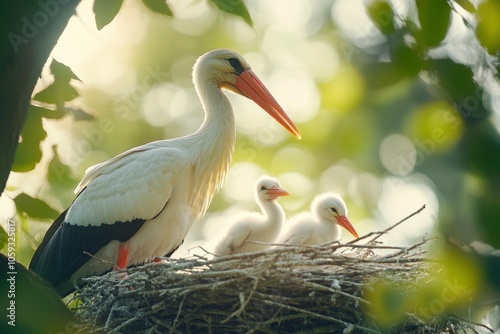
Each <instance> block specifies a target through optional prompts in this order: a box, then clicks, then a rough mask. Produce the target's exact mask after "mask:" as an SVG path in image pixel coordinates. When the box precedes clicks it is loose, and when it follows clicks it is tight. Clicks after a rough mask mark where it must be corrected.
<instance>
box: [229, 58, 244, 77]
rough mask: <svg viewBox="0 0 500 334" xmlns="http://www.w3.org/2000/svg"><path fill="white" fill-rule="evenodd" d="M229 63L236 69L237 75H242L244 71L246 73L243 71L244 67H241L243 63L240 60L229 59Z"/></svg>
mask: <svg viewBox="0 0 500 334" xmlns="http://www.w3.org/2000/svg"><path fill="white" fill-rule="evenodd" d="M227 61H228V62H229V65H231V67H232V68H233V69H234V71H235V72H236V74H241V73H243V71H245V70H244V69H243V66H241V63H240V61H239V60H238V59H236V58H229V59H228V60H227Z"/></svg>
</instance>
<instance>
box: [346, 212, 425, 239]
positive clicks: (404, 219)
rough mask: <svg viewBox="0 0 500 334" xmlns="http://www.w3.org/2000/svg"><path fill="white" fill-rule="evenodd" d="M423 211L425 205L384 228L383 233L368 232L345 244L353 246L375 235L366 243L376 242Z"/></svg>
mask: <svg viewBox="0 0 500 334" xmlns="http://www.w3.org/2000/svg"><path fill="white" fill-rule="evenodd" d="M424 209H425V204H424V205H422V207H421V208H420V209H418V210H417V211H415V212H413V213H412V214H410V215H408V216H406V217H405V218H403V219H401V220H400V221H398V222H397V223H395V224H393V225H391V226H389V227H388V228H386V229H385V230H383V231H378V232H370V233H368V234H366V235H364V236H362V237H360V238H358V239H355V240H352V241H350V242H348V243H347V244H353V243H356V242H359V241H361V240H363V239H366V238H368V237H371V236H372V235H375V238H373V239H372V240H370V241H368V243H369V244H370V243H373V242H374V241H375V240H377V239H378V238H380V237H381V236H382V235H384V234H386V233H387V232H389V231H391V230H392V229H394V228H395V227H397V226H399V225H401V224H402V223H404V222H405V221H407V220H408V219H410V218H411V217H413V216H415V215H417V214H419V213H420V212H422V211H423V210H424Z"/></svg>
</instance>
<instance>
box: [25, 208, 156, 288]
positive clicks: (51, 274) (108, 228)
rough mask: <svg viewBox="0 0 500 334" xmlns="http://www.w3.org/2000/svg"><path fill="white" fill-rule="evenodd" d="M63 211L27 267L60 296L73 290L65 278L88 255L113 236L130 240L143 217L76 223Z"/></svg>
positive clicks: (71, 273)
mask: <svg viewBox="0 0 500 334" xmlns="http://www.w3.org/2000/svg"><path fill="white" fill-rule="evenodd" d="M66 212H67V210H66V211H64V212H63V213H62V214H61V215H60V216H59V217H58V218H57V219H56V220H55V221H54V223H53V224H52V226H51V227H50V228H49V230H48V231H47V234H46V235H45V237H44V239H43V241H42V243H41V244H40V246H39V247H38V249H37V250H36V252H35V255H34V256H33V259H32V260H31V263H30V265H29V269H30V270H32V271H34V272H35V273H37V274H38V275H40V276H41V277H43V278H44V279H45V280H47V281H48V282H50V283H51V284H52V285H53V286H54V287H55V288H56V290H57V291H58V292H59V294H60V295H61V296H66V295H68V294H69V293H71V292H72V291H73V288H68V284H67V282H68V280H69V279H70V278H71V276H72V275H73V274H74V273H75V272H76V271H77V270H78V269H79V268H80V267H82V266H83V265H84V264H85V263H86V262H87V261H88V260H90V258H91V257H90V256H89V255H88V254H85V253H84V252H87V253H89V254H92V255H94V254H96V253H97V252H98V251H99V250H100V249H101V248H102V247H104V246H106V245H107V244H108V243H109V242H111V241H113V240H119V241H120V242H124V241H127V240H129V239H130V238H131V237H132V236H133V235H134V234H135V233H137V231H138V230H139V229H140V228H141V227H142V225H143V224H144V222H145V221H146V220H145V219H133V220H132V221H127V222H115V223H114V224H101V225H99V226H92V225H88V226H78V225H72V224H70V223H68V222H66V221H65V217H66Z"/></svg>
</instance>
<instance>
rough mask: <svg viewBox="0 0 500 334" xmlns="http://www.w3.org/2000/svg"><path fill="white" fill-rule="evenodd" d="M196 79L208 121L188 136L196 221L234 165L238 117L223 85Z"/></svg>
mask: <svg viewBox="0 0 500 334" xmlns="http://www.w3.org/2000/svg"><path fill="white" fill-rule="evenodd" d="M199 77H200V76H196V75H195V76H194V83H195V88H196V91H197V93H198V96H199V98H200V101H201V104H202V106H203V110H204V112H205V119H204V121H203V123H202V125H201V126H200V128H199V129H198V130H197V131H196V132H195V133H194V134H192V135H190V136H187V137H185V140H186V141H187V142H189V146H190V147H191V148H192V151H191V154H192V161H193V165H194V166H195V174H194V182H195V183H194V186H195V187H197V189H196V191H195V192H194V198H193V199H192V212H193V214H194V215H195V217H194V218H195V220H196V219H198V218H199V217H201V216H202V215H203V214H204V213H205V212H206V210H207V209H208V206H209V205H210V203H211V202H212V198H213V196H214V195H215V194H216V193H217V191H218V190H219V189H220V188H221V187H222V184H223V183H224V181H225V179H226V175H227V173H228V171H229V167H230V165H231V159H232V154H233V152H234V143H235V140H236V129H235V121H234V114H233V109H232V107H231V104H230V103H229V100H228V98H227V97H226V96H225V95H224V93H223V92H222V91H221V89H220V88H219V86H218V85H217V84H216V83H215V82H213V81H210V80H209V79H206V78H205V79H200V78H199Z"/></svg>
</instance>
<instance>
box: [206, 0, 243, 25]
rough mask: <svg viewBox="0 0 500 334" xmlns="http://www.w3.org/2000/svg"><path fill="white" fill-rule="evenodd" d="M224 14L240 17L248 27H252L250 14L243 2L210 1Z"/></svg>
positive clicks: (240, 0)
mask: <svg viewBox="0 0 500 334" xmlns="http://www.w3.org/2000/svg"><path fill="white" fill-rule="evenodd" d="M210 1H211V2H212V3H214V4H215V5H216V6H217V7H218V8H219V9H220V10H222V11H223V12H226V13H229V14H233V15H236V16H239V17H241V18H243V20H245V22H246V23H248V25H250V26H251V25H252V19H251V17H250V13H249V12H248V9H247V7H246V6H245V3H244V2H243V0H210Z"/></svg>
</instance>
